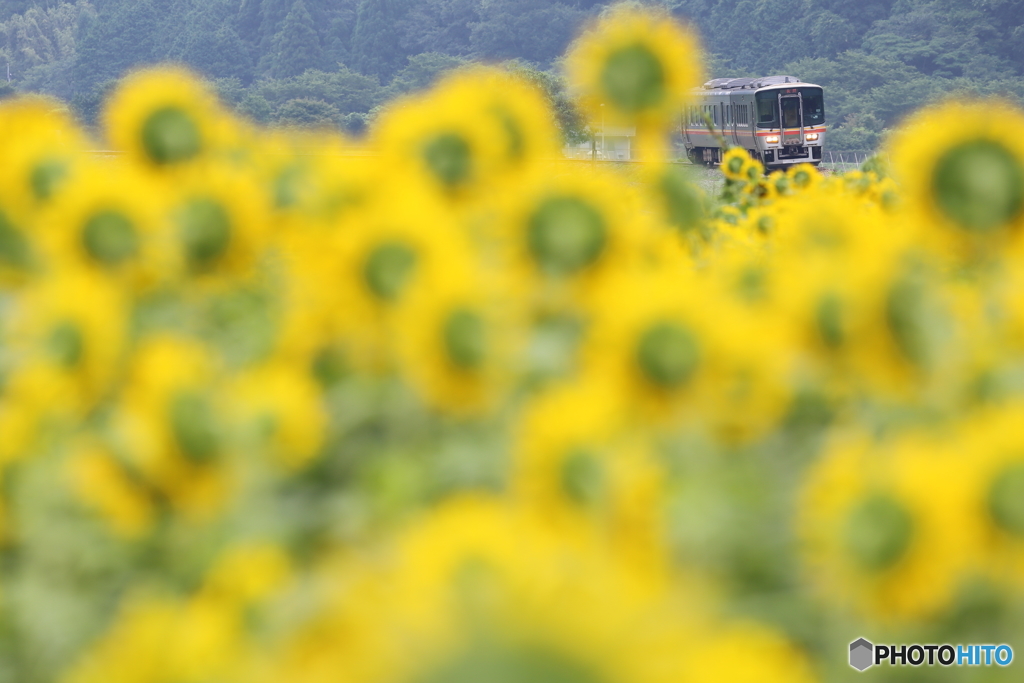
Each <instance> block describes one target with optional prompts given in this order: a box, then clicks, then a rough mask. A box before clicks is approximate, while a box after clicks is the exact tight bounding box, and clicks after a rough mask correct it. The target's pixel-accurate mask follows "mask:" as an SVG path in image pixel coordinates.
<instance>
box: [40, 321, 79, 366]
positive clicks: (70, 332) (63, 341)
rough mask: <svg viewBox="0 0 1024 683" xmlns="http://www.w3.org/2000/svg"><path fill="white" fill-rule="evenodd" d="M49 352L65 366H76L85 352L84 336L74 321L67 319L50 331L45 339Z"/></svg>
mask: <svg viewBox="0 0 1024 683" xmlns="http://www.w3.org/2000/svg"><path fill="white" fill-rule="evenodd" d="M47 347H48V348H49V351H50V354H51V355H52V356H53V357H54V359H56V361H57V362H58V363H59V364H60V365H62V366H64V367H65V368H68V369H71V368H74V367H77V366H78V364H79V363H80V362H81V360H82V356H83V355H84V353H85V337H84V336H83V335H82V330H81V329H80V328H79V327H78V325H76V324H75V323H74V322H72V321H70V320H67V321H64V322H62V323H59V324H58V325H56V326H55V327H54V328H53V329H52V330H51V331H50V338H49V339H48V340H47Z"/></svg>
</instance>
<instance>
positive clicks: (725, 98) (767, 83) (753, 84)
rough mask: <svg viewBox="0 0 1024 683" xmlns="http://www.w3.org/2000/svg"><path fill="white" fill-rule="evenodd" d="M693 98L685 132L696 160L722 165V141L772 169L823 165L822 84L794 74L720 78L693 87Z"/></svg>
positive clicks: (691, 153)
mask: <svg viewBox="0 0 1024 683" xmlns="http://www.w3.org/2000/svg"><path fill="white" fill-rule="evenodd" d="M691 101H692V102H693V104H692V106H690V107H689V108H688V109H687V110H686V111H684V112H683V121H682V133H683V140H684V142H685V144H686V152H687V155H688V156H689V157H690V160H691V161H693V162H694V163H700V164H707V165H712V164H717V163H720V162H721V160H722V154H723V153H724V152H725V149H723V141H724V143H725V147H726V148H728V147H735V146H738V147H743V148H744V149H746V150H747V151H748V152H750V155H751V156H752V157H754V158H755V159H758V160H760V161H761V163H763V164H764V166H765V168H767V169H769V170H772V169H777V168H785V167H786V166H790V165H792V164H813V165H815V166H817V165H818V164H820V163H821V150H822V145H823V144H824V142H825V101H824V91H823V89H822V87H821V86H820V85H814V84H813V83H803V82H802V81H800V79H799V78H794V77H793V76H769V77H767V78H716V79H714V80H711V81H708V82H707V83H705V84H704V87H703V88H699V89H697V90H694V91H693V98H692V100H691ZM705 117H706V118H705ZM708 121H710V122H711V126H712V128H713V130H712V128H709V127H708Z"/></svg>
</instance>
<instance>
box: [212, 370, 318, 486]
mask: <svg viewBox="0 0 1024 683" xmlns="http://www.w3.org/2000/svg"><path fill="white" fill-rule="evenodd" d="M227 391H228V394H229V397H230V404H231V405H232V410H233V411H234V413H235V419H237V420H239V421H240V422H242V423H243V426H242V429H244V430H245V431H247V432H249V434H250V437H251V440H252V442H253V443H254V445H255V446H256V448H262V449H265V450H266V451H267V452H268V453H269V454H270V456H271V458H272V459H273V460H274V461H275V462H277V463H279V464H281V465H283V466H284V467H286V468H288V469H299V468H302V467H304V466H306V465H308V464H309V463H310V462H311V461H312V460H313V459H314V458H315V457H316V456H317V455H319V453H320V450H321V449H322V448H323V445H324V441H325V440H326V432H327V411H326V408H325V406H324V401H323V396H322V395H321V393H320V390H319V387H318V386H317V385H316V383H315V382H314V379H313V376H312V374H311V373H309V372H303V371H300V369H299V368H296V367H293V366H291V365H290V364H287V363H284V362H273V361H272V362H270V363H266V364H263V365H261V366H258V367H255V368H251V369H247V370H246V371H245V372H243V373H242V374H241V375H240V376H238V377H236V378H234V379H233V380H232V382H231V383H230V385H229V386H228V388H227Z"/></svg>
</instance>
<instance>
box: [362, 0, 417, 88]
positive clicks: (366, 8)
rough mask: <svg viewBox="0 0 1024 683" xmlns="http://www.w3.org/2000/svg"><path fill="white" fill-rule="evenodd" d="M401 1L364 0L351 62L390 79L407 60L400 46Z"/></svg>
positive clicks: (363, 71)
mask: <svg viewBox="0 0 1024 683" xmlns="http://www.w3.org/2000/svg"><path fill="white" fill-rule="evenodd" d="M403 9H404V7H403V6H402V5H401V4H400V0H361V2H360V3H359V10H358V11H357V13H356V25H355V28H354V29H353V31H352V45H351V49H350V54H351V59H350V61H351V65H352V66H353V67H355V68H356V70H358V71H361V72H362V73H364V74H367V75H372V76H377V77H379V78H380V79H381V81H383V82H386V81H388V80H390V79H391V77H392V76H393V75H394V74H395V72H397V71H398V70H399V69H400V68H401V67H402V65H403V64H404V63H405V58H406V55H405V53H404V52H403V51H402V50H401V48H400V39H401V31H400V29H399V22H400V20H401V18H402V14H403V12H402V10H403Z"/></svg>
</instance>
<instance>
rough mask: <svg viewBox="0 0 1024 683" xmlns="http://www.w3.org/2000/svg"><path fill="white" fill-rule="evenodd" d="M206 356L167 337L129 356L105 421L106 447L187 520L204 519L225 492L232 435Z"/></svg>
mask: <svg viewBox="0 0 1024 683" xmlns="http://www.w3.org/2000/svg"><path fill="white" fill-rule="evenodd" d="M216 380H217V369H216V367H215V366H214V363H213V360H212V358H211V357H210V354H209V351H208V350H207V349H206V348H205V347H204V346H203V345H201V344H199V343H198V342H195V341H192V340H187V339H183V338H176V337H171V336H161V337H151V338H148V339H146V340H144V341H143V342H142V344H141V346H140V348H139V349H138V350H137V351H136V354H135V357H134V358H133V362H132V366H131V368H130V369H129V372H128V377H127V381H126V384H125V386H124V389H123V391H122V393H121V396H120V400H119V403H118V405H117V406H116V408H115V413H114V417H113V420H112V424H113V427H112V433H113V436H112V442H111V445H112V448H113V449H114V450H115V451H116V452H117V454H118V457H119V458H120V459H121V460H122V462H124V463H125V465H126V466H127V467H129V468H131V470H132V471H134V472H137V473H138V475H139V477H140V478H141V479H142V480H143V481H145V482H146V483H147V484H148V485H149V486H151V487H153V488H154V489H155V490H157V491H159V492H160V493H161V494H162V495H163V496H165V497H166V498H167V499H168V500H169V501H170V502H171V504H172V505H173V506H174V507H175V508H177V509H178V510H180V511H181V512H183V513H185V514H186V515H188V516H192V517H196V518H204V517H208V516H209V515H210V514H211V513H212V512H213V511H214V510H216V509H217V507H218V506H219V505H220V504H221V502H222V501H223V499H224V498H225V496H226V494H227V489H228V486H229V481H228V467H229V465H230V458H229V456H230V451H231V446H232V442H231V436H232V435H231V434H230V433H229V431H228V430H227V426H226V420H225V418H226V415H225V412H224V407H223V394H222V391H221V390H220V389H219V386H218V385H217V382H216Z"/></svg>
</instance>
